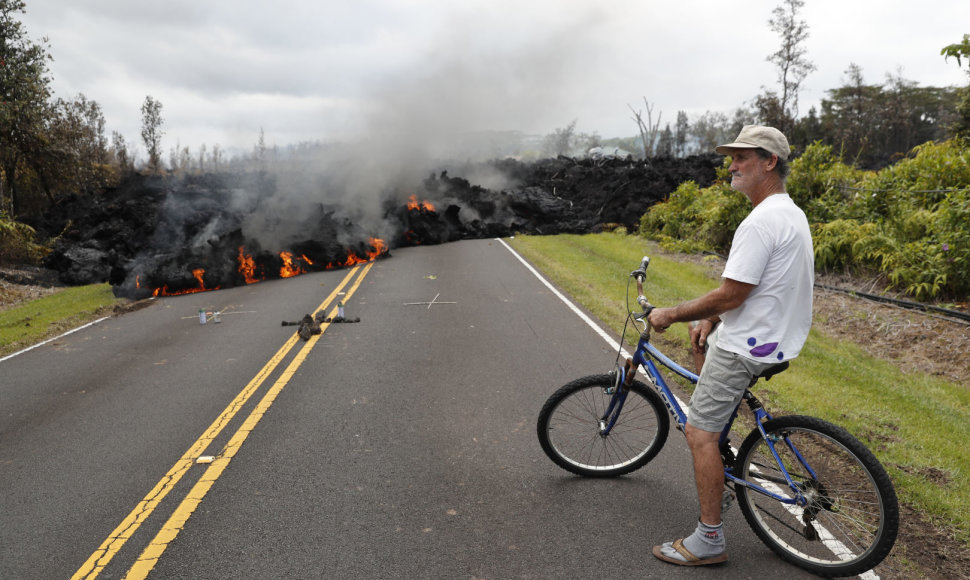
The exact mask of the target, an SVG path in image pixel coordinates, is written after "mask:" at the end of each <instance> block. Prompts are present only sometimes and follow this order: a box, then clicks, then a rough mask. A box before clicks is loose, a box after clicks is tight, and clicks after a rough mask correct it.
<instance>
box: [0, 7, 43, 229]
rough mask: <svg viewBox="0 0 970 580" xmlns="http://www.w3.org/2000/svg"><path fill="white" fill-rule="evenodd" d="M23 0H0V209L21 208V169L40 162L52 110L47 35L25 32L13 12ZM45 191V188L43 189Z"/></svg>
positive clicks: (12, 210)
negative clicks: (36, 39)
mask: <svg viewBox="0 0 970 580" xmlns="http://www.w3.org/2000/svg"><path fill="white" fill-rule="evenodd" d="M24 6H25V3H24V2H23V0H0V98H2V101H0V209H2V208H9V209H10V214H11V216H12V217H17V216H18V215H19V214H20V213H21V211H22V209H23V208H24V200H22V199H21V198H20V190H19V185H20V173H21V171H23V170H30V169H31V168H35V167H37V166H38V165H39V162H40V157H41V151H42V149H43V147H44V143H45V140H44V137H43V134H44V128H45V124H46V122H47V120H48V118H49V116H50V114H51V106H50V103H49V99H50V77H49V76H48V68H47V62H48V61H49V60H50V59H51V57H50V55H49V54H48V52H47V39H43V40H42V41H41V42H40V43H35V42H33V41H31V40H30V39H28V38H27V35H26V32H25V30H24V27H23V25H22V24H21V22H20V21H18V20H17V19H16V15H17V13H22V12H24V11H25V10H24ZM48 193H49V192H48Z"/></svg>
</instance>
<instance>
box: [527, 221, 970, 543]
mask: <svg viewBox="0 0 970 580" xmlns="http://www.w3.org/2000/svg"><path fill="white" fill-rule="evenodd" d="M509 242H510V244H511V245H512V246H513V247H514V248H515V249H516V251H518V252H519V253H521V254H522V255H523V256H524V257H525V258H526V259H528V260H529V261H530V262H531V263H532V264H533V265H534V266H536V267H537V268H538V269H539V270H541V271H542V272H543V274H545V275H546V276H547V277H548V278H549V279H550V281H552V282H553V283H555V284H556V285H557V286H558V287H559V288H561V289H562V290H564V291H565V292H566V293H568V294H569V295H570V296H571V298H572V299H573V300H575V301H576V302H577V303H579V304H580V305H582V306H583V307H585V308H586V309H587V310H588V311H589V312H590V313H592V314H593V315H594V316H596V317H598V318H599V319H600V320H601V321H602V322H603V324H604V325H605V326H606V327H608V328H610V329H611V330H613V331H614V332H616V333H617V334H619V333H620V332H621V331H622V329H623V321H624V318H625V316H626V312H627V311H626V310H625V308H624V305H625V304H626V302H625V295H624V288H625V287H626V280H627V279H628V278H629V276H628V275H629V273H630V272H631V271H632V270H633V269H634V268H635V267H636V265H637V264H639V262H640V259H641V257H642V256H643V255H648V256H650V257H651V263H650V267H649V268H648V270H647V281H646V283H645V285H644V290H645V294H646V296H647V298H648V299H649V300H650V302H651V303H653V304H655V305H658V306H663V305H672V304H675V303H677V302H680V301H683V300H686V299H690V298H694V297H697V296H699V295H701V294H703V293H704V292H706V291H708V290H711V289H713V288H715V287H716V286H717V285H718V283H719V282H718V280H716V279H713V278H711V277H710V276H709V275H708V274H707V273H706V270H707V269H706V268H705V266H704V265H703V264H699V263H696V262H694V263H692V262H691V261H689V260H685V259H684V258H683V257H682V258H681V259H677V257H676V256H672V255H670V254H668V253H667V252H665V251H664V250H661V249H660V248H659V246H657V245H656V244H654V243H652V242H649V241H647V240H644V239H642V238H639V237H637V236H629V235H625V234H622V233H604V234H589V235H558V236H544V237H536V236H516V237H515V238H513V239H511V240H509ZM630 292H631V298H630V300H631V301H632V300H633V299H635V297H636V296H635V292H636V290H635V287H634V288H633V289H631V291H630ZM631 303H632V302H631ZM625 338H626V340H627V341H629V340H631V339H632V340H636V333H631V332H629V331H628V332H627V336H626V337H625ZM654 341H656V342H659V346H660V347H661V349H662V350H664V351H665V352H666V353H667V354H668V356H671V358H673V359H675V360H677V361H678V362H680V363H681V364H688V363H689V357H688V355H689V349H688V346H689V343H688V339H687V330H686V325H684V324H676V325H674V326H673V327H671V329H670V330H669V331H668V332H666V333H664V334H663V335H657V334H654ZM688 368H689V367H688ZM591 372H594V371H591ZM667 375H668V376H669V375H671V373H667ZM678 384H680V385H681V386H682V388H685V390H687V385H684V384H683V383H678ZM755 390H756V394H757V395H758V397H759V398H761V399H762V401H763V402H764V403H765V407H766V408H768V409H769V410H770V411H771V412H772V413H773V414H775V415H782V414H802V415H812V416H816V417H820V418H822V419H825V420H827V421H830V422H832V423H835V424H837V425H840V426H842V427H844V428H845V429H847V430H848V431H849V432H850V433H852V434H854V435H855V436H856V437H858V438H859V439H860V440H862V441H863V442H864V443H865V444H866V445H867V446H868V447H869V448H870V449H872V451H873V452H874V453H875V454H876V456H877V457H878V458H879V460H880V461H881V462H882V464H883V466H885V467H886V470H887V471H888V472H889V474H890V476H891V477H892V480H893V482H894V484H895V486H896V492H897V495H898V496H899V499H900V501H901V502H903V503H905V504H907V505H909V506H910V507H912V508H914V509H915V510H916V511H917V512H919V513H921V514H923V515H924V516H926V517H927V519H929V520H930V521H931V522H933V523H934V524H935V525H936V526H938V527H940V528H942V529H944V530H948V531H951V532H952V534H953V537H954V538H956V539H957V540H958V541H960V542H962V543H964V544H970V454H968V453H967V452H966V446H967V442H968V441H970V386H968V385H961V384H957V383H953V382H947V381H943V380H940V379H937V378H935V377H930V376H926V375H924V374H922V373H918V372H906V370H905V369H900V368H898V367H897V366H895V365H894V364H892V363H889V362H886V361H882V360H879V359H876V358H873V357H871V356H869V355H867V354H865V353H864V352H863V351H862V350H861V349H860V348H858V347H857V346H856V345H855V344H853V343H852V342H850V341H847V340H844V339H841V338H840V337H838V336H828V335H826V334H824V333H822V332H821V331H819V330H817V329H813V330H812V332H811V335H810V336H809V339H808V342H807V343H806V345H805V348H804V349H803V350H802V353H801V355H800V356H799V357H798V359H797V360H796V361H795V362H794V363H793V364H792V366H791V368H790V369H789V370H788V371H786V372H784V373H782V374H780V375H778V376H777V377H775V378H773V379H772V380H771V381H770V382H761V383H759V384H758V386H757V387H756V388H755ZM688 392H689V391H688ZM735 445H740V440H738V441H735Z"/></svg>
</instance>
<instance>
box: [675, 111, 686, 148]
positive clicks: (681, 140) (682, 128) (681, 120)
mask: <svg viewBox="0 0 970 580" xmlns="http://www.w3.org/2000/svg"><path fill="white" fill-rule="evenodd" d="M689 132H690V122H689V121H688V120H687V113H686V112H685V111H677V124H676V125H675V126H674V155H676V156H677V157H683V156H684V155H686V154H687V136H688V133H689Z"/></svg>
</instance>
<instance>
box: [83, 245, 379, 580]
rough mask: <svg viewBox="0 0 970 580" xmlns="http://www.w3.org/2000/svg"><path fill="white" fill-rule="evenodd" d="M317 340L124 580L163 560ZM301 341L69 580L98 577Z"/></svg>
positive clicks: (286, 347) (273, 362)
mask: <svg viewBox="0 0 970 580" xmlns="http://www.w3.org/2000/svg"><path fill="white" fill-rule="evenodd" d="M373 265H374V263H373V262H370V263H368V264H367V265H366V266H363V267H362V268H363V271H362V272H361V273H360V276H359V277H358V278H357V280H356V281H355V282H354V284H353V285H352V286H351V288H350V289H349V290H347V292H346V293H345V297H344V298H343V300H346V299H348V298H350V297H351V296H352V295H353V294H354V292H356V291H357V288H358V287H360V283H361V281H363V279H364V277H365V276H367V273H368V272H369V271H370V269H371V267H372V266H373ZM358 270H361V267H360V266H358V267H355V268H353V269H352V270H351V271H350V272H349V273H348V274H347V275H346V276H345V277H344V279H343V280H342V281H341V282H340V284H339V285H337V287H336V288H334V290H333V292H331V293H330V295H329V296H327V298H326V300H324V301H323V302H322V303H321V304H320V306H319V307H317V312H319V311H321V310H324V309H326V307H327V305H329V304H332V303H333V301H334V299H335V298H336V297H337V296H338V295H339V293H340V292H341V291H342V290H343V289H344V287H345V286H347V284H348V283H349V282H350V281H351V280H353V278H354V276H355V275H356V274H357V272H358ZM336 316H337V308H336V307H334V308H333V309H332V310H331V312H330V317H336ZM328 327H329V324H324V325H322V328H323V330H324V331H326V329H327V328H328ZM320 336H321V335H319V334H318V335H315V336H311V337H310V340H308V341H307V342H306V344H305V345H303V348H301V349H300V351H299V352H298V353H297V355H296V356H295V357H294V358H293V360H292V361H291V362H290V364H289V365H288V366H287V367H286V369H285V370H284V371H283V372H282V374H280V376H279V378H278V379H276V382H275V383H274V384H273V386H272V387H270V388H269V390H267V391H266V394H265V395H263V398H262V400H260V401H259V403H258V404H257V405H256V407H255V408H254V409H253V410H252V412H251V413H250V414H249V416H248V417H247V418H246V420H245V421H244V422H243V424H242V425H241V426H240V427H239V429H238V430H237V431H236V432H235V434H233V436H232V437H231V438H230V439H229V442H228V443H227V444H226V446H225V447H223V449H222V451H221V452H220V453H219V454H218V455H216V456H215V458H214V460H213V461H212V463H211V464H209V467H208V468H207V469H206V471H205V473H204V474H203V475H202V477H201V478H200V479H199V481H198V482H197V483H196V484H195V485H194V486H193V487H192V489H191V490H190V491H189V493H188V494H187V495H186V496H185V498H184V499H183V500H182V502H181V503H180V504H179V506H178V507H177V508H175V511H174V512H173V513H172V515H171V516H170V517H169V518H168V521H167V522H165V525H164V526H162V529H161V530H160V531H159V532H158V533H157V534H156V535H155V537H154V538H153V539H152V541H151V542H150V543H149V544H148V547H146V548H145V550H144V551H143V552H142V553H141V556H139V557H138V559H137V560H136V561H135V563H134V565H133V566H132V567H131V568H130V569H129V570H128V574H127V575H126V576H125V578H126V580H137V579H140V578H145V577H146V576H148V573H149V572H151V570H152V568H154V566H155V564H156V563H157V562H158V559H159V558H160V557H161V555H162V553H164V552H165V549H166V548H167V547H168V545H169V544H170V543H171V542H172V540H174V539H175V537H176V536H178V533H179V532H180V531H181V530H182V528H184V527H185V523H186V522H187V521H188V519H189V517H190V516H191V515H192V513H193V512H194V511H195V509H196V508H197V507H198V506H199V504H200V503H201V502H202V499H203V498H205V495H206V494H207V493H208V492H209V489H211V488H212V485H213V484H214V483H215V482H216V480H218V479H219V476H220V475H222V472H223V471H225V469H226V467H227V466H228V465H229V462H230V461H232V458H233V457H235V455H236V453H237V452H238V451H239V448H240V447H242V444H243V442H245V441H246V438H247V437H249V434H250V433H252V431H253V429H254V428H255V427H256V424H257V423H259V420H260V419H262V418H263V415H265V414H266V411H268V410H269V408H270V406H271V405H272V404H273V401H275V400H276V397H277V396H278V395H279V394H280V391H282V390H283V387H285V386H286V385H287V383H289V381H290V379H291V378H292V377H293V375H294V374H296V371H297V369H299V368H300V365H302V364H303V361H304V360H306V357H307V355H308V354H309V353H310V351H311V350H313V347H314V345H316V343H317V340H319V338H320ZM297 340H299V338H298V336H297V335H296V333H294V334H293V336H291V337H290V338H289V340H287V341H286V343H284V344H283V346H282V347H281V348H280V349H279V351H277V353H276V354H275V355H274V356H273V358H271V359H270V360H269V362H267V363H266V365H265V366H264V367H263V368H262V369H261V370H260V371H259V372H258V373H257V374H256V376H255V377H253V379H252V380H251V381H249V384H247V385H246V387H245V388H244V389H243V390H242V391H241V392H240V393H239V394H238V395H236V398H235V399H233V400H232V402H231V403H229V406H228V407H226V408H225V410H223V411H222V413H220V415H219V417H217V418H216V420H215V421H213V423H212V425H210V426H209V428H208V429H206V430H205V432H204V433H203V434H202V435H201V436H200V437H199V438H198V439H197V440H196V441H195V443H193V444H192V445H191V446H190V447H189V449H188V451H186V452H185V454H183V455H182V457H181V458H180V459H179V460H178V461H176V462H175V465H173V466H172V468H171V469H170V470H169V471H168V473H166V474H165V475H164V477H162V479H161V480H159V482H158V484H156V485H155V487H154V488H153V489H152V490H151V491H150V492H148V495H146V496H145V498H144V499H142V500H141V501H140V502H139V503H138V505H137V506H135V509H133V510H132V511H131V513H129V514H128V516H127V517H125V519H124V520H122V521H121V523H120V524H119V525H118V527H117V528H115V529H114V531H113V532H111V535H110V536H108V538H107V539H106V540H105V541H104V542H103V543H102V544H101V546H100V547H99V548H98V549H97V550H95V551H94V553H93V554H91V556H90V557H89V558H88V559H87V561H86V562H85V563H84V565H82V566H81V568H80V569H78V571H77V572H75V573H74V576H72V580H81V579H85V580H93V579H94V578H97V577H98V574H100V573H101V571H102V570H104V568H105V567H106V566H107V565H108V563H110V562H111V559H112V558H114V556H115V555H116V554H117V553H118V551H119V550H121V548H122V547H123V546H124V545H125V542H127V541H128V540H129V539H130V538H131V537H132V535H133V534H134V533H135V532H136V531H137V530H138V528H139V527H140V526H141V524H142V523H143V522H144V521H145V520H146V519H148V517H149V516H150V515H151V514H152V512H154V511H155V508H157V507H158V505H159V503H161V501H162V500H163V499H165V497H166V496H167V495H168V493H169V492H170V491H172V489H173V488H174V487H175V485H176V484H178V482H179V481H180V480H181V479H182V477H183V476H184V475H185V474H186V473H188V471H189V469H190V468H191V467H192V465H193V464H194V463H195V462H196V460H197V459H198V458H199V457H200V456H201V455H202V454H203V452H205V450H206V449H207V448H208V447H209V445H210V444H211V443H212V441H213V440H215V438H216V437H217V436H218V435H219V433H221V432H222V430H223V429H224V428H225V427H226V425H228V424H229V422H230V421H231V420H232V419H233V417H235V416H236V414H237V413H238V412H239V411H240V410H241V409H242V408H243V406H244V405H245V404H246V402H247V401H249V399H250V398H251V397H252V396H253V395H254V394H255V393H256V391H257V390H259V387H260V386H262V384H263V382H264V381H266V379H267V378H268V377H269V376H270V375H271V374H272V373H273V372H274V371H275V369H276V367H277V366H279V364H280V363H281V362H282V361H283V360H284V359H285V358H286V357H287V355H288V354H289V353H290V351H291V350H292V349H293V346H294V345H295V344H296V342H297Z"/></svg>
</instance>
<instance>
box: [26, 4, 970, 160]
mask: <svg viewBox="0 0 970 580" xmlns="http://www.w3.org/2000/svg"><path fill="white" fill-rule="evenodd" d="M780 3H781V0H749V1H748V2H733V3H732V2H713V1H709V0H680V1H670V0H611V1H603V0H592V1H587V0H532V1H523V0H518V1H511V0H461V1H455V0H398V1H394V0H273V1H272V2H270V1H268V0H231V1H230V0H167V1H165V2H159V1H152V2H147V1H144V0H60V1H51V0H30V1H29V2H28V3H27V13H26V15H24V16H23V18H22V20H23V22H24V24H25V25H26V27H27V32H28V35H29V36H30V37H31V38H33V39H39V38H41V37H44V36H46V37H48V38H49V41H50V52H51V54H52V55H53V57H54V62H53V63H51V72H52V76H53V78H54V85H53V87H54V91H55V93H56V95H57V96H59V97H62V98H71V97H74V96H75V95H77V94H78V93H84V95H85V96H86V97H88V98H89V99H93V100H95V101H97V102H98V103H99V104H100V105H101V107H102V109H103V111H104V114H105V118H106V122H107V129H108V133H109V134H110V132H111V131H119V132H121V133H122V134H123V135H125V137H126V138H127V139H128V140H129V142H132V143H134V144H135V145H136V146H137V147H138V148H139V149H138V150H139V151H143V150H144V146H143V145H142V144H141V142H140V141H141V139H140V127H141V112H140V107H141V104H142V103H143V101H144V100H145V96H146V95H151V96H152V97H153V98H155V99H157V100H158V101H160V102H161V103H162V105H163V111H162V116H163V118H164V120H165V123H164V127H163V130H164V131H165V137H164V139H163V148H164V150H165V151H166V152H167V151H168V150H169V148H171V147H173V146H174V145H175V144H176V142H178V143H179V144H181V145H182V146H186V145H188V146H190V147H192V149H193V151H196V150H197V149H196V148H197V147H198V146H199V145H201V144H203V143H205V144H207V145H208V146H209V147H210V148H211V146H212V145H214V144H219V145H220V146H221V147H222V148H223V149H227V148H233V147H242V148H246V149H249V148H251V147H252V146H253V145H254V144H255V143H256V140H257V138H258V135H259V131H260V129H262V130H263V131H264V132H265V138H266V142H267V144H268V145H286V144H290V143H297V142H301V141H317V140H320V141H329V140H336V139H345V138H349V137H353V136H356V135H361V134H365V135H376V134H381V135H383V134H387V133H394V134H399V135H407V136H412V135H415V134H419V132H420V134H421V135H428V136H429V137H428V138H432V137H430V136H434V135H440V134H445V133H448V132H453V131H474V130H522V131H525V132H530V133H537V134H545V133H549V132H551V131H552V130H554V129H555V128H557V127H565V126H566V125H568V124H569V123H570V122H571V121H572V120H574V119H575V120H577V130H579V131H581V132H587V133H592V132H597V133H599V134H600V135H601V136H603V137H623V136H632V135H635V134H636V132H637V130H636V125H635V124H634V122H633V121H632V119H631V116H632V114H631V111H630V109H629V106H630V105H632V106H633V107H634V108H637V109H641V110H643V109H644V105H643V99H644V97H646V99H647V100H648V101H649V102H650V103H652V104H654V105H655V109H654V115H655V118H656V115H657V114H658V113H659V112H661V111H662V114H663V121H664V122H668V121H669V122H671V123H673V121H674V120H675V118H676V113H677V111H678V110H685V111H687V113H688V114H689V115H690V116H691V119H692V120H693V119H694V118H696V117H697V116H699V115H700V114H702V113H704V112H705V111H708V110H711V111H722V112H725V113H730V112H731V111H733V110H734V109H735V108H736V107H738V106H739V105H742V104H743V103H744V102H745V101H750V100H751V99H753V98H754V97H755V96H756V95H758V94H759V93H760V92H761V90H762V87H769V88H775V87H776V86H777V79H776V71H775V70H774V68H773V67H772V65H771V64H770V63H768V62H767V61H766V60H765V58H766V57H767V56H768V55H769V54H770V53H772V52H774V51H775V50H777V48H778V46H779V44H780V40H779V38H778V37H777V35H776V34H775V33H773V32H771V30H770V29H769V28H768V24H767V21H768V19H769V18H770V17H771V11H772V9H773V8H774V7H775V6H777V5H779V4H780ZM801 16H802V18H803V19H804V20H806V21H807V23H808V25H809V30H810V38H809V40H808V43H807V46H808V57H809V58H810V59H811V60H812V61H813V62H814V63H815V64H816V65H817V67H818V70H817V71H816V72H814V73H812V74H811V75H810V76H809V77H808V78H807V79H806V80H805V82H804V84H803V92H802V94H801V107H800V108H801V111H802V113H805V112H807V111H808V108H809V106H811V105H812V104H813V103H817V102H818V101H819V100H820V99H821V98H823V97H825V96H826V92H825V91H826V90H828V89H832V88H836V87H838V86H841V85H842V84H843V80H844V76H845V75H844V73H845V70H846V69H847V68H848V66H849V64H850V63H855V64H858V65H859V66H861V67H862V70H863V73H864V75H865V79H866V81H867V82H869V83H882V82H884V81H885V78H886V75H887V74H888V73H892V74H897V73H901V74H902V76H903V77H904V78H906V79H908V80H912V81H915V82H917V83H918V84H919V85H921V86H950V85H966V84H967V82H968V80H970V79H968V76H967V74H966V72H965V71H966V70H967V66H966V63H964V64H963V67H962V68H961V67H958V66H957V63H956V61H954V60H953V59H951V60H950V61H944V59H943V57H942V56H940V50H941V48H942V47H943V46H945V45H948V44H951V43H955V42H959V41H960V40H961V39H962V38H963V34H964V33H967V32H970V2H968V1H967V0H938V1H936V2H932V3H928V4H927V3H924V4H923V5H921V6H917V4H916V3H913V2H903V1H897V0H807V1H806V6H805V8H804V9H803V11H802V15H801ZM644 112H645V110H644Z"/></svg>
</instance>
